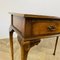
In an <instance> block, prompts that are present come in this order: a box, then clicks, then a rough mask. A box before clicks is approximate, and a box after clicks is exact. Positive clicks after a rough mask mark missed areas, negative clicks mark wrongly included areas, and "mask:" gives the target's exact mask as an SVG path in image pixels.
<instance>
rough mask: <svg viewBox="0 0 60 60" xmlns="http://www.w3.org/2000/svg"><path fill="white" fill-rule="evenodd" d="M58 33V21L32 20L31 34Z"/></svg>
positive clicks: (59, 25)
mask: <svg viewBox="0 0 60 60" xmlns="http://www.w3.org/2000/svg"><path fill="white" fill-rule="evenodd" d="M57 33H60V21H38V22H32V35H33V36H36V35H51V34H57Z"/></svg>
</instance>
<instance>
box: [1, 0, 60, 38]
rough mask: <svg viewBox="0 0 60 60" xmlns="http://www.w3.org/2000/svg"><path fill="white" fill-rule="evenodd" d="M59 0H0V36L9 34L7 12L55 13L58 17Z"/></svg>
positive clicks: (59, 10) (59, 12) (59, 14)
mask: <svg viewBox="0 0 60 60" xmlns="http://www.w3.org/2000/svg"><path fill="white" fill-rule="evenodd" d="M59 6H60V0H0V38H6V37H8V36H9V25H10V15H9V13H8V12H18V13H33V14H42V15H55V16H59V17H60V7H59Z"/></svg>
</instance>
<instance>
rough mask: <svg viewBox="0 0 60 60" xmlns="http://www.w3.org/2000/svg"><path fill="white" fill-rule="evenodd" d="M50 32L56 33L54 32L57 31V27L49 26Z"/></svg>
mask: <svg viewBox="0 0 60 60" xmlns="http://www.w3.org/2000/svg"><path fill="white" fill-rule="evenodd" d="M48 30H50V31H54V30H56V27H55V26H48Z"/></svg>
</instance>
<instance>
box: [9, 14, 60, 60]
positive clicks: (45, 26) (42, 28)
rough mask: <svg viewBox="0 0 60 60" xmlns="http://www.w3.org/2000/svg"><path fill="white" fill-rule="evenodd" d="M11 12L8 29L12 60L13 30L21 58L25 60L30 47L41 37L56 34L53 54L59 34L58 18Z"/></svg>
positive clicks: (59, 20)
mask: <svg viewBox="0 0 60 60" xmlns="http://www.w3.org/2000/svg"><path fill="white" fill-rule="evenodd" d="M10 14H11V26H10V29H9V36H10V47H11V56H12V60H14V51H13V32H16V33H17V38H18V42H19V44H20V45H21V60H27V55H28V52H29V50H30V48H31V47H33V46H34V45H37V44H38V43H40V41H41V40H40V39H41V38H47V37H51V36H56V37H57V38H56V43H55V48H54V53H53V55H55V52H56V47H57V42H58V38H59V34H60V18H59V17H55V16H45V15H33V14H20V13H10Z"/></svg>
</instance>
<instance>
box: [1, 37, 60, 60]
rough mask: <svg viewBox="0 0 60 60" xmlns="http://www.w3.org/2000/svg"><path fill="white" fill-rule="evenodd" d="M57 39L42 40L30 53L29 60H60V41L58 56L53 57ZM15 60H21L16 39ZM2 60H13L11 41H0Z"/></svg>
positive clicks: (59, 43) (59, 42)
mask: <svg viewBox="0 0 60 60" xmlns="http://www.w3.org/2000/svg"><path fill="white" fill-rule="evenodd" d="M55 39H56V37H52V38H47V39H41V42H40V43H39V45H36V46H34V47H33V48H31V50H30V51H29V54H28V59H27V60H60V40H59V41H58V45H57V51H56V55H55V56H53V50H54V44H55V41H56V40H55ZM59 39H60V38H59ZM14 59H15V60H20V45H19V43H18V41H17V39H16V38H15V39H14ZM0 60H11V54H10V44H9V39H1V40H0Z"/></svg>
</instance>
